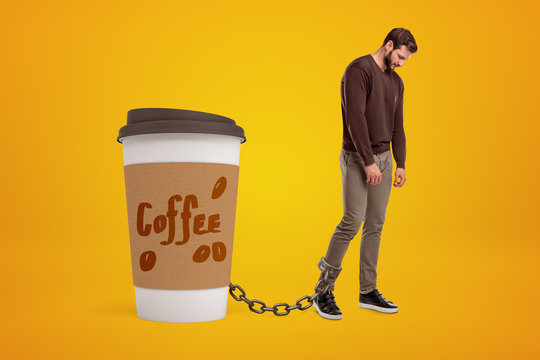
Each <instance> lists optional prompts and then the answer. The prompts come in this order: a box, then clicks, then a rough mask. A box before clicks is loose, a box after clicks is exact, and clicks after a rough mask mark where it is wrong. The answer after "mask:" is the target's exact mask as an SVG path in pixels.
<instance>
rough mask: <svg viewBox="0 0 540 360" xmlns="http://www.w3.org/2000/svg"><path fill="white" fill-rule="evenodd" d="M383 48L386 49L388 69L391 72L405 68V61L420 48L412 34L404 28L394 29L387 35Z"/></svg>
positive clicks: (385, 59)
mask: <svg viewBox="0 0 540 360" xmlns="http://www.w3.org/2000/svg"><path fill="white" fill-rule="evenodd" d="M382 47H383V48H384V54H385V56H384V62H385V63H386V68H387V69H388V70H390V71H394V70H395V69H396V67H400V66H403V63H404V62H405V60H409V58H410V57H411V54H413V53H415V52H417V51H418V46H417V45H416V41H415V40H414V37H413V36H412V34H411V32H410V31H409V30H407V29H404V28H395V29H392V30H391V31H390V32H389V33H388V35H386V38H385V39H384V42H383V46H382Z"/></svg>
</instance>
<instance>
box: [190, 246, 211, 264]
mask: <svg viewBox="0 0 540 360" xmlns="http://www.w3.org/2000/svg"><path fill="white" fill-rule="evenodd" d="M209 256H210V246H208V245H201V246H199V248H198V249H197V250H196V251H195V254H193V261H195V262H198V263H202V262H205V261H206V260H207V259H208V257H209Z"/></svg>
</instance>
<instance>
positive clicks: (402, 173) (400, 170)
mask: <svg viewBox="0 0 540 360" xmlns="http://www.w3.org/2000/svg"><path fill="white" fill-rule="evenodd" d="M398 180H400V181H398ZM405 181H407V178H406V177H405V169H403V168H397V169H396V176H395V180H394V186H395V187H402V186H403V184H405Z"/></svg>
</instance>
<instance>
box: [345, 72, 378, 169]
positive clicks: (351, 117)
mask: <svg viewBox="0 0 540 360" xmlns="http://www.w3.org/2000/svg"><path fill="white" fill-rule="evenodd" d="M368 88H369V76H368V74H367V73H366V72H365V71H364V70H362V69H360V68H357V67H351V68H349V69H348V70H347V71H346V73H345V77H344V100H345V104H344V108H345V123H346V125H347V129H348V130H349V134H350V135H351V140H352V142H353V144H354V147H355V148H356V151H357V152H358V154H360V156H361V157H362V159H363V160H364V164H365V165H366V166H367V165H371V164H373V163H374V162H375V160H374V159H373V151H372V150H371V141H370V139H369V133H368V126H367V120H366V116H365V112H366V98H367V89H368Z"/></svg>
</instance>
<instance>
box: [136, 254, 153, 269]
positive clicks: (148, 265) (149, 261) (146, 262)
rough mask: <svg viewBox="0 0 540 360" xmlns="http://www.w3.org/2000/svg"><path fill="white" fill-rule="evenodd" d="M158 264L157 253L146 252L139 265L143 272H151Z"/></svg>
mask: <svg viewBox="0 0 540 360" xmlns="http://www.w3.org/2000/svg"><path fill="white" fill-rule="evenodd" d="M155 264H156V253H155V252H153V251H145V252H143V253H142V254H141V257H140V258H139V265H140V266H141V270H142V271H150V270H152V269H153V268H154V265H155Z"/></svg>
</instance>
